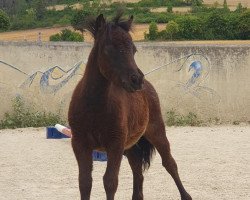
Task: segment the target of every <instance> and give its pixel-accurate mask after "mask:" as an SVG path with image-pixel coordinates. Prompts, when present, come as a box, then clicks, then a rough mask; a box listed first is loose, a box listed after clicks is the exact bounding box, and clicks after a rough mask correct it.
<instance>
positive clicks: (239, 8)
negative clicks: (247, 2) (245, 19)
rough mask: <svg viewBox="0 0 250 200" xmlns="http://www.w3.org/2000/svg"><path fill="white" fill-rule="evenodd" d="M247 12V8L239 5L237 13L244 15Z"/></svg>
mask: <svg viewBox="0 0 250 200" xmlns="http://www.w3.org/2000/svg"><path fill="white" fill-rule="evenodd" d="M246 10H247V7H243V6H242V4H241V3H238V5H237V7H236V9H235V12H238V13H242V12H244V11H246Z"/></svg>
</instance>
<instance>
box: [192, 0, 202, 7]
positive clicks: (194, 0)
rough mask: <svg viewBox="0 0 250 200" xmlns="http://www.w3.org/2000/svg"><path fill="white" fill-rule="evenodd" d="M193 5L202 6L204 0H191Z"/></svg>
mask: <svg viewBox="0 0 250 200" xmlns="http://www.w3.org/2000/svg"><path fill="white" fill-rule="evenodd" d="M191 4H192V6H202V4H203V0H191Z"/></svg>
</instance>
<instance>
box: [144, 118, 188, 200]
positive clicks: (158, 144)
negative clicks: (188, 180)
mask: <svg viewBox="0 0 250 200" xmlns="http://www.w3.org/2000/svg"><path fill="white" fill-rule="evenodd" d="M145 137H146V138H147V139H148V140H149V141H150V142H151V143H152V144H153V145H154V146H155V148H156V149H157V151H158V152H159V154H160V156H161V158H162V165H163V166H164V167H165V169H166V170H167V171H168V173H169V174H170V175H171V176H172V178H173V179H174V181H175V183H176V186H177V188H178V190H179V192H180V195H181V200H192V198H191V196H190V195H189V194H188V193H187V192H186V190H185V188H184V186H183V185H182V182H181V179H180V177H179V174H178V169H177V164H176V162H175V160H174V158H173V157H172V155H171V152H170V144H169V141H168V139H167V137H166V133H165V126H164V123H163V121H162V120H159V121H158V122H157V123H155V124H154V125H151V126H150V125H149V127H148V129H147V131H146V134H145Z"/></svg>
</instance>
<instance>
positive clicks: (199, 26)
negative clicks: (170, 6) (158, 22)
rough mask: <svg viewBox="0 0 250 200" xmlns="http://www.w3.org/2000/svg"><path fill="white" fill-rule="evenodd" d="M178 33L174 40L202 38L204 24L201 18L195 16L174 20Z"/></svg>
mask: <svg viewBox="0 0 250 200" xmlns="http://www.w3.org/2000/svg"><path fill="white" fill-rule="evenodd" d="M176 23H177V24H178V25H179V32H178V35H176V36H175V38H180V39H187V40H194V39H196V40H197V39H203V38H204V24H205V21H204V20H202V18H199V17H196V16H183V17H181V18H178V19H177V20H176Z"/></svg>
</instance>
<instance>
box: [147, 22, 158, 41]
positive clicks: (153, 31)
mask: <svg viewBox="0 0 250 200" xmlns="http://www.w3.org/2000/svg"><path fill="white" fill-rule="evenodd" d="M157 35H158V27H157V24H156V23H155V22H151V23H150V24H149V33H148V34H147V35H146V39H149V40H156V39H157Z"/></svg>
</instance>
